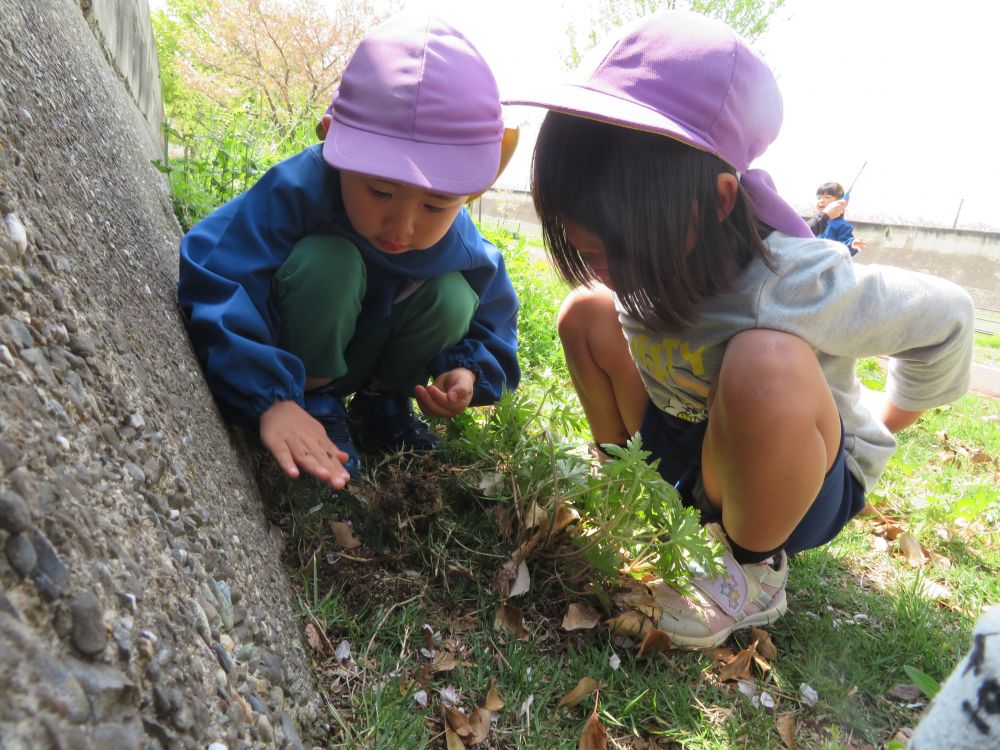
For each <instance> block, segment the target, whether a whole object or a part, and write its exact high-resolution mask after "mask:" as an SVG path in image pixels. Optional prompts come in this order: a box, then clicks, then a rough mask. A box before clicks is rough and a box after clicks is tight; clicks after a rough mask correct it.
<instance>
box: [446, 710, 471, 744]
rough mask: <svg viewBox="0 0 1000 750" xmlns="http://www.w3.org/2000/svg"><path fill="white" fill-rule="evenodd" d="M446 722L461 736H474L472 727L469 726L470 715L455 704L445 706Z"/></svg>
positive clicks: (463, 737)
mask: <svg viewBox="0 0 1000 750" xmlns="http://www.w3.org/2000/svg"><path fill="white" fill-rule="evenodd" d="M444 718H445V722H446V723H447V725H448V726H449V727H451V729H452V731H453V732H455V734H457V735H458V736H459V737H461V738H462V739H465V738H466V737H470V736H472V727H470V726H469V717H468V716H466V715H465V714H464V713H462V712H461V711H459V710H458V709H457V708H454V707H453V706H445V707H444Z"/></svg>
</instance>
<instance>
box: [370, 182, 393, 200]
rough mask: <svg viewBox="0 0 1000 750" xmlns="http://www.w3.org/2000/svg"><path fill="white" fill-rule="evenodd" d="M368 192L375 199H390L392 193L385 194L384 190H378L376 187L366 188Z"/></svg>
mask: <svg viewBox="0 0 1000 750" xmlns="http://www.w3.org/2000/svg"><path fill="white" fill-rule="evenodd" d="M368 191H369V192H370V193H371V194H372V195H374V196H375V197H376V198H391V197H392V193H389V192H386V191H385V190H379V189H378V188H377V187H374V186H372V185H369V186H368Z"/></svg>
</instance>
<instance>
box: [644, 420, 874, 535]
mask: <svg viewBox="0 0 1000 750" xmlns="http://www.w3.org/2000/svg"><path fill="white" fill-rule="evenodd" d="M707 429H708V421H707V420H706V421H704V422H697V423H694V422H687V421H685V420H683V419H678V418H677V417H674V416H672V415H670V414H667V413H665V412H663V411H661V410H660V409H659V408H657V407H656V406H655V405H654V404H653V402H652V401H651V402H650V403H649V406H648V407H647V408H646V414H645V415H644V416H643V420H642V427H641V428H640V429H639V432H640V434H641V435H642V447H643V448H644V449H645V450H648V451H650V452H651V453H652V455H651V456H650V457H649V460H650V461H653V460H655V459H657V458H658V459H660V465H659V467H658V468H659V472H660V475H661V476H662V477H663V478H664V479H665V480H666V481H668V482H670V484H672V485H673V486H674V487H676V488H677V489H678V491H679V492H680V494H681V500H682V501H683V503H684V505H687V506H689V507H694V508H700V509H701V510H702V519H701V520H702V523H708V522H709V521H717V520H719V513H718V512H717V511H711V510H707V509H705V508H704V507H703V505H704V504H703V503H701V504H699V503H698V501H697V499H696V498H697V493H696V492H695V491H694V488H695V487H696V486H697V485H700V483H701V444H702V442H703V441H704V439H705V431H706V430H707ZM864 507H865V493H864V489H863V488H862V486H861V483H860V482H858V480H857V479H855V478H854V476H853V475H852V474H851V472H850V471H848V470H847V461H846V459H845V452H844V429H843V425H841V430H840V450H839V452H838V453H837V459H836V460H835V461H834V462H833V466H831V467H830V470H829V471H828V472H827V473H826V477H825V478H824V479H823V486H822V487H821V488H820V491H819V494H818V495H817V496H816V499H815V500H814V501H813V504H812V505H811V506H810V508H809V510H808V511H807V512H806V515H805V516H804V517H803V519H802V520H801V521H800V522H799V525H798V526H796V527H795V530H794V531H792V534H791V536H789V537H788V541H787V542H785V547H784V549H785V552H787V553H788V554H793V553H795V552H801V551H803V550H807V549H812V548H813V547H820V546H822V545H824V544H826V543H827V542H829V541H830V540H831V539H833V538H834V537H835V536H837V534H839V533H840V530H841V529H843V528H844V526H846V525H847V522H848V521H850V520H851V519H852V518H854V516H856V515H857V514H858V513H860V512H861V509H862V508H864Z"/></svg>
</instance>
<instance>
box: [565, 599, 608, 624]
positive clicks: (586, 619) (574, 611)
mask: <svg viewBox="0 0 1000 750" xmlns="http://www.w3.org/2000/svg"><path fill="white" fill-rule="evenodd" d="M600 621H601V616H600V615H599V614H598V613H597V611H596V610H595V609H594V608H593V607H591V606H590V605H589V604H578V603H577V602H573V603H572V604H570V605H569V609H567V610H566V616H565V617H563V621H562V627H563V630H589V629H590V628H593V627H596V626H597V623H599V622H600Z"/></svg>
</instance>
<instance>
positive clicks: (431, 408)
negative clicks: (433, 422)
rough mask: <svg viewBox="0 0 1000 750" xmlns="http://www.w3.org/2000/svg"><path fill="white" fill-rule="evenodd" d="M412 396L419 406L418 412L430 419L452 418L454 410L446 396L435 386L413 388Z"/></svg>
mask: <svg viewBox="0 0 1000 750" xmlns="http://www.w3.org/2000/svg"><path fill="white" fill-rule="evenodd" d="M414 396H415V397H416V399H417V403H418V404H419V405H420V410H421V411H422V412H423V413H424V414H427V415H428V416H432V417H453V416H454V415H455V414H454V408H453V407H452V405H451V403H450V402H449V400H448V394H447V393H445V392H444V391H442V390H441V389H440V388H438V387H437V386H435V385H429V386H422V385H418V386H417V387H416V388H414Z"/></svg>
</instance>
